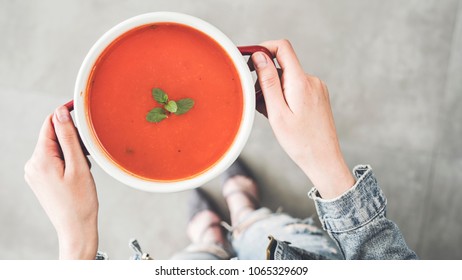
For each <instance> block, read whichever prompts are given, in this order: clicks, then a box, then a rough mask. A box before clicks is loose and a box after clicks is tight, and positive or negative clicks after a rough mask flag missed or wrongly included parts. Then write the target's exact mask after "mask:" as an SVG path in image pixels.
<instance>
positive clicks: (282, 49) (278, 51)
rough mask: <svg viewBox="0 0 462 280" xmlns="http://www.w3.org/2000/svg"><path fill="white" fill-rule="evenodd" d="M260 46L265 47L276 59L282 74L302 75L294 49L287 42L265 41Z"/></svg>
mask: <svg viewBox="0 0 462 280" xmlns="http://www.w3.org/2000/svg"><path fill="white" fill-rule="evenodd" d="M260 45H262V46H264V47H266V48H267V49H268V50H269V51H270V52H271V53H272V54H273V55H274V57H276V59H277V61H278V63H279V65H280V66H281V68H282V70H283V71H284V72H285V71H288V72H291V73H296V74H300V75H301V74H304V71H303V68H302V66H301V65H300V61H299V60H298V58H297V55H296V54H295V51H294V48H293V47H292V44H291V43H290V42H289V41H288V40H278V41H267V42H263V43H262V44H260Z"/></svg>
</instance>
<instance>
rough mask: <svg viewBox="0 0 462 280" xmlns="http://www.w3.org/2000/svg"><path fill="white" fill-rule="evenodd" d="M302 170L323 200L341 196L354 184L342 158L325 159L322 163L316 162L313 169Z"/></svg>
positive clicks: (353, 179)
mask: <svg viewBox="0 0 462 280" xmlns="http://www.w3.org/2000/svg"><path fill="white" fill-rule="evenodd" d="M302 169H303V171H304V172H305V174H306V175H307V176H308V178H309V179H310V180H311V182H312V183H313V184H314V186H315V187H316V189H317V190H318V192H319V194H320V195H321V197H322V198H324V199H332V198H336V197H338V196H340V195H342V194H343V193H345V192H346V191H348V190H349V189H350V188H351V187H353V186H354V184H355V182H356V180H355V178H354V177H353V174H352V173H351V171H350V170H349V168H348V166H347V164H346V163H345V160H344V159H343V156H340V157H336V158H335V159H332V160H326V158H325V159H324V161H322V162H321V161H318V162H317V164H316V166H315V167H311V168H308V167H307V168H302Z"/></svg>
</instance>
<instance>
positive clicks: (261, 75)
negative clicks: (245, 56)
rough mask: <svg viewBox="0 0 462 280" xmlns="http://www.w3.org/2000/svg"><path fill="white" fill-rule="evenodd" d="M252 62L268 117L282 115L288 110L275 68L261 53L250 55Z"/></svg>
mask: <svg viewBox="0 0 462 280" xmlns="http://www.w3.org/2000/svg"><path fill="white" fill-rule="evenodd" d="M252 61H253V63H254V66H255V70H256V72H257V76H258V81H259V83H260V87H261V89H262V92H263V96H264V98H265V103H266V110H267V112H268V117H271V115H276V116H277V115H279V114H284V113H285V112H286V111H287V110H289V108H288V107H287V103H286V101H285V99H284V95H283V93H282V88H281V81H280V80H279V75H278V71H277V69H276V67H275V66H274V64H273V63H272V61H271V59H270V58H269V57H268V56H267V55H266V54H264V53H263V52H256V53H254V54H253V55H252Z"/></svg>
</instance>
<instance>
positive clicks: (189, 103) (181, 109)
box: [174, 98, 194, 115]
mask: <svg viewBox="0 0 462 280" xmlns="http://www.w3.org/2000/svg"><path fill="white" fill-rule="evenodd" d="M176 105H177V107H178V108H177V110H176V112H174V113H175V115H183V114H184V113H186V112H188V111H189V110H191V108H192V107H193V106H194V100H192V99H191V98H184V99H180V100H178V101H177V102H176Z"/></svg>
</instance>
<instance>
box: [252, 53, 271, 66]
mask: <svg viewBox="0 0 462 280" xmlns="http://www.w3.org/2000/svg"><path fill="white" fill-rule="evenodd" d="M252 59H253V65H255V67H256V68H263V67H265V66H266V64H268V62H267V61H266V57H265V56H264V55H263V54H262V53H260V52H257V53H255V54H254V55H252Z"/></svg>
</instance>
